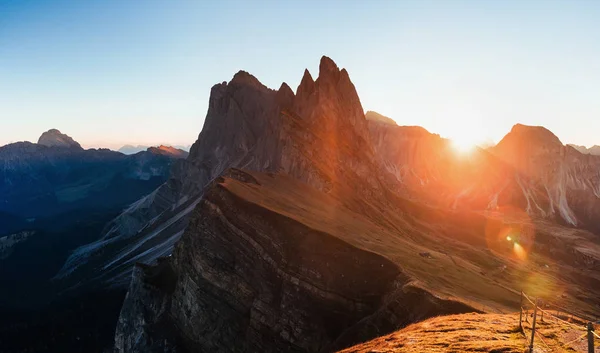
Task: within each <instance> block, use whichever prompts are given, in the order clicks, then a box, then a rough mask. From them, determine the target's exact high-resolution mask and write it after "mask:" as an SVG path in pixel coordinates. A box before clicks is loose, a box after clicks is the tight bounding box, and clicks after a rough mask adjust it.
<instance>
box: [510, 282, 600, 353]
mask: <svg viewBox="0 0 600 353" xmlns="http://www.w3.org/2000/svg"><path fill="white" fill-rule="evenodd" d="M521 294H522V295H523V298H525V299H526V300H527V301H528V302H529V303H531V305H533V308H537V310H538V311H539V312H541V313H542V315H543V314H546V315H547V316H548V317H550V318H555V319H556V320H557V321H560V322H562V323H564V324H566V325H567V326H568V327H570V328H572V329H575V330H577V331H580V332H581V331H585V332H584V333H583V334H582V335H581V336H579V337H577V338H575V339H574V340H571V341H569V342H567V343H561V345H563V346H565V347H566V346H569V345H570V344H573V343H575V342H577V341H580V340H582V339H583V338H585V337H586V336H587V335H588V332H591V333H592V334H593V335H594V336H595V337H596V338H598V339H600V336H599V335H598V334H597V333H596V332H594V331H593V330H592V331H588V328H587V327H582V326H581V325H577V324H574V323H572V322H568V321H566V320H563V319H561V318H560V317H558V315H554V314H552V313H551V312H550V311H549V310H548V311H546V310H544V309H542V308H541V307H540V306H539V305H537V299H536V300H535V301H534V300H532V299H531V298H530V297H529V296H528V295H527V294H526V293H524V292H521ZM552 306H553V307H557V308H559V309H561V310H562V308H560V307H558V306H556V305H552ZM523 311H525V321H526V322H528V321H527V317H528V316H529V315H528V312H529V309H525V308H524V307H523V306H521V313H523ZM564 312H565V313H568V312H567V311H564ZM571 315H573V314H571ZM521 327H522V329H523V335H524V336H525V338H527V334H526V333H525V327H524V326H522V325H521ZM530 330H532V331H533V336H534V337H537V338H539V340H540V341H541V342H542V343H543V345H544V346H546V348H547V349H549V350H550V351H554V350H553V349H552V348H551V347H550V346H549V345H548V344H547V343H546V340H544V338H545V336H544V335H543V334H542V333H541V332H540V331H539V330H533V327H532V328H530Z"/></svg>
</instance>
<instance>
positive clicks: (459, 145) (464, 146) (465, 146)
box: [450, 136, 479, 154]
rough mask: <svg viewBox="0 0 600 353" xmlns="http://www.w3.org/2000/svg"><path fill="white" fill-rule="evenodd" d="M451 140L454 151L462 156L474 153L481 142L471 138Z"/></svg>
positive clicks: (462, 137)
mask: <svg viewBox="0 0 600 353" xmlns="http://www.w3.org/2000/svg"><path fill="white" fill-rule="evenodd" d="M450 140H451V141H452V147H453V148H454V150H456V152H459V153H461V154H463V153H470V152H473V150H475V147H476V146H477V143H478V142H479V141H477V139H474V138H471V137H470V136H461V137H459V138H456V137H454V138H450Z"/></svg>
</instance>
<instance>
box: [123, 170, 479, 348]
mask: <svg viewBox="0 0 600 353" xmlns="http://www.w3.org/2000/svg"><path fill="white" fill-rule="evenodd" d="M227 175H228V177H226V178H220V179H218V180H216V181H215V182H214V183H213V184H212V186H211V187H210V188H209V189H208V191H207V192H206V193H205V195H204V197H203V200H202V201H201V202H200V204H199V205H198V207H197V208H196V209H195V210H194V213H193V216H192V219H191V221H190V223H189V225H188V227H187V229H186V232H185V234H184V236H183V237H182V239H181V240H180V242H178V244H177V246H176V248H175V252H174V254H173V257H172V258H170V259H169V260H165V262H164V263H166V264H168V265H165V264H164V263H163V264H161V265H159V266H156V267H153V268H151V269H152V270H153V271H155V274H154V275H152V276H150V275H148V274H144V273H143V271H149V270H148V268H138V269H136V273H137V275H136V277H135V279H134V281H133V282H132V284H131V287H130V291H129V294H128V297H127V299H126V300H125V303H124V306H123V310H122V313H121V317H120V319H119V324H118V326H117V334H116V342H117V343H116V348H117V351H119V352H154V351H160V349H163V347H164V345H165V342H167V345H169V347H173V346H175V347H177V351H178V352H197V351H210V352H327V351H331V350H332V349H334V348H339V347H344V346H347V345H349V344H352V343H355V342H357V341H359V340H361V339H368V338H370V337H373V336H374V335H377V334H378V333H380V331H384V332H387V331H389V330H392V329H394V328H397V327H398V325H400V324H402V323H408V322H411V320H415V319H418V318H421V317H427V316H429V315H432V314H434V313H436V314H439V313H446V312H451V313H454V312H463V311H472V310H473V309H472V308H469V307H467V306H465V305H462V304H453V303H451V302H447V301H443V300H440V299H437V298H434V297H432V296H431V295H430V294H428V293H426V292H424V291H423V290H419V289H416V288H413V287H411V286H410V285H407V281H408V278H407V277H406V276H405V275H404V274H403V273H402V272H401V271H400V269H399V268H398V266H396V265H395V264H393V263H392V262H390V261H389V260H387V259H386V258H385V257H383V256H381V255H378V254H375V253H373V252H370V251H366V250H363V249H360V248H357V247H355V246H352V245H351V244H350V243H348V242H345V241H343V240H341V239H339V238H337V237H336V236H334V235H331V234H328V233H325V232H322V231H318V230H316V229H312V228H310V227H308V226H307V225H306V224H304V223H302V222H299V221H298V220H296V219H292V218H290V217H286V216H285V215H284V214H282V213H280V212H281V210H279V211H277V210H273V209H272V208H271V206H269V207H265V205H263V204H262V203H261V202H262V201H263V200H261V199H260V197H259V198H258V199H257V198H255V197H256V195H260V194H261V192H260V190H261V188H263V187H265V188H269V190H273V188H279V187H281V189H278V190H280V191H278V192H285V186H288V187H294V185H295V183H294V182H292V183H291V184H285V186H284V185H282V184H280V183H287V182H290V180H291V179H289V178H288V179H286V178H283V179H281V180H280V179H279V177H277V176H264V175H260V179H257V178H255V176H253V175H252V174H249V173H245V172H243V171H239V170H232V171H230V172H228V173H227ZM272 179H274V180H272ZM264 182H268V183H269V184H268V185H264V186H263V185H262V184H263V183H264ZM252 189H256V191H257V192H256V194H252V193H250V194H249V193H248V190H250V191H251V190H252ZM252 195H255V196H252ZM266 197H273V196H272V194H271V193H270V194H269V196H266ZM283 207H286V206H283ZM161 266H162V269H159V268H160V267H161ZM161 276H162V278H163V280H161V281H158V280H156V278H159V277H161ZM170 281H175V284H174V286H172V285H170V284H165V283H169V282H170ZM413 309H414V310H413ZM374 325H376V326H374ZM157 327H160V328H161V329H160V330H158V329H156V328H157ZM373 327H376V329H374V328H373Z"/></svg>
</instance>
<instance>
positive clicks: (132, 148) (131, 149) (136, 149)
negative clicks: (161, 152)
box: [118, 145, 191, 158]
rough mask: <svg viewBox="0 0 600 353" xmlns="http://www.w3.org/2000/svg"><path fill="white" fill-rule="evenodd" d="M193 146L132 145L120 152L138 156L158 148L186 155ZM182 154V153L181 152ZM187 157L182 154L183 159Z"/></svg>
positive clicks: (124, 147)
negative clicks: (139, 153)
mask: <svg viewBox="0 0 600 353" xmlns="http://www.w3.org/2000/svg"><path fill="white" fill-rule="evenodd" d="M190 147H191V146H189V145H188V146H182V145H177V146H172V147H171V146H165V145H160V146H156V147H154V146H143V145H137V146H132V145H125V146H123V147H121V148H119V150H118V151H119V152H121V153H123V154H136V153H138V152H142V151H146V150H148V148H156V149H174V150H179V151H182V152H184V153H187V152H188V151H189V150H190ZM180 153H181V152H180ZM186 156H187V155H184V154H182V155H181V158H185V157H186Z"/></svg>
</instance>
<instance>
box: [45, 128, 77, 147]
mask: <svg viewBox="0 0 600 353" xmlns="http://www.w3.org/2000/svg"><path fill="white" fill-rule="evenodd" d="M38 144H40V145H44V146H48V147H66V148H78V149H82V148H81V145H80V144H79V143H77V141H75V140H73V139H72V138H71V137H70V136H68V135H66V134H63V133H61V132H60V131H59V130H57V129H50V130H48V131H46V132H44V133H43V134H42V136H40V138H39V139H38Z"/></svg>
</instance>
